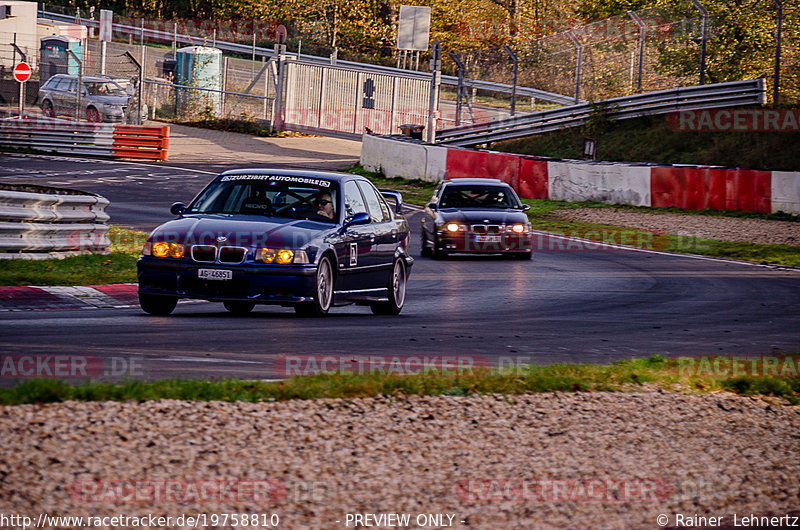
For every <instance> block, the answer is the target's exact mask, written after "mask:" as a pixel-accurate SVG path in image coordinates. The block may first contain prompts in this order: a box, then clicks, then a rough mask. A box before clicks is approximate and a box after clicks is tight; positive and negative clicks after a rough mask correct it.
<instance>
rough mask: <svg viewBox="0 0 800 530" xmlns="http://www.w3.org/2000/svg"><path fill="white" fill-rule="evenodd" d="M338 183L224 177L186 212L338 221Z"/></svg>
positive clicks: (281, 177)
mask: <svg viewBox="0 0 800 530" xmlns="http://www.w3.org/2000/svg"><path fill="white" fill-rule="evenodd" d="M338 186H339V185H338V183H336V182H333V181H330V180H325V179H319V178H315V177H301V176H290V175H225V176H223V177H221V178H220V179H219V180H217V181H216V182H214V183H213V184H211V186H209V187H208V188H207V189H206V190H205V191H203V193H202V194H200V196H199V197H198V198H197V199H196V200H195V201H194V202H192V204H191V205H190V206H189V208H188V209H187V211H186V213H190V214H191V213H224V214H242V215H263V216H267V217H288V218H290V219H311V220H314V221H323V222H331V223H334V222H336V221H337V220H338V215H339V213H338V211H337V208H336V206H337V204H338V203H337V201H336V197H337V194H338Z"/></svg>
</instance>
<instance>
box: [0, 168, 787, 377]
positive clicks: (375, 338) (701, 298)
mask: <svg viewBox="0 0 800 530" xmlns="http://www.w3.org/2000/svg"><path fill="white" fill-rule="evenodd" d="M35 171H40V173H35ZM166 173H168V175H167V176H170V178H169V179H168V180H164V179H163V176H164V174H166ZM154 175H161V176H160V177H154ZM153 178H158V180H157V181H154V180H150V179H153ZM209 179H210V175H208V174H204V173H199V172H198V171H196V170H191V171H181V170H177V169H174V170H173V169H169V168H168V167H165V166H163V165H162V166H148V165H145V164H141V165H140V164H125V163H118V162H108V161H102V163H101V162H98V161H96V160H93V161H91V163H88V162H84V161H77V160H74V159H59V158H48V159H45V158H38V157H27V156H13V157H5V158H3V159H2V160H0V182H17V183H20V182H26V183H30V184H43V185H58V186H63V187H74V188H79V189H83V190H87V191H93V192H97V193H101V194H103V195H105V196H107V197H108V198H109V199H111V201H112V208H110V209H109V211H110V212H111V215H112V222H113V223H115V224H122V225H126V226H131V227H135V228H139V229H143V230H148V229H150V228H152V227H154V226H155V225H157V224H158V223H160V222H162V221H164V220H166V219H168V218H169V213H168V211H167V209H168V207H169V204H171V203H172V202H174V201H175V200H183V201H186V200H189V199H191V197H192V196H193V194H194V193H196V192H197V191H198V190H199V189H200V188H202V186H203V185H204V184H205V183H206V182H207V181H208V180H209ZM156 182H157V185H153V184H155V183H156ZM418 216H419V213H417V212H410V213H409V215H408V217H409V220H410V223H411V226H412V231H413V232H414V235H413V237H412V242H413V244H414V247H415V248H414V254H415V256H416V257H417V261H416V264H415V265H414V268H413V270H412V274H411V277H410V281H409V285H408V295H407V302H406V306H405V308H404V310H403V312H402V314H401V315H400V316H398V317H390V316H373V315H371V314H370V312H369V310H368V309H367V308H362V307H354V306H349V307H344V308H335V309H333V310H332V313H331V315H330V316H329V317H328V318H324V319H309V318H298V317H296V316H295V314H294V312H293V311H292V310H291V309H290V308H280V307H271V306H260V307H257V308H256V310H255V311H254V312H253V313H252V314H250V315H248V316H244V317H237V316H232V315H230V314H229V313H227V312H226V311H225V310H224V308H223V307H222V305H221V304H211V303H197V304H181V305H179V306H178V308H177V310H176V311H175V313H174V314H173V315H171V316H169V317H153V316H148V315H145V314H143V313H142V312H141V311H140V310H139V309H138V308H122V309H92V310H82V311H39V312H30V311H27V312H6V313H0V353H2V354H76V355H92V356H97V357H103V358H109V357H118V358H131V357H135V358H137V359H138V362H139V363H140V364H141V366H142V373H141V375H142V376H143V377H145V378H148V379H152V378H163V377H177V376H182V377H207V376H216V377H220V376H237V377H245V378H259V379H271V378H275V377H281V376H283V375H284V373H283V372H280V371H278V372H276V371H275V370H274V369H273V361H274V360H275V358H276V356H277V355H281V354H284V355H294V354H298V355H299V354H303V355H323V354H327V355H342V356H345V357H346V356H349V355H381V356H389V355H394V354H405V355H408V354H413V355H428V356H435V355H439V356H441V355H472V356H476V359H475V360H476V362H478V363H480V362H481V360H482V359H485V360H486V361H487V362H489V363H493V364H496V363H498V362H499V361H500V360H501V359H502V360H503V361H504V362H506V363H509V362H513V361H515V360H518V361H520V362H541V363H550V362H564V361H570V362H609V361H613V360H617V359H623V358H630V357H641V356H647V355H650V354H653V353H660V354H663V355H666V356H675V355H685V354H697V355H700V354H731V355H742V354H773V353H778V352H798V351H800V333H799V332H798V330H800V271H797V270H793V269H782V268H776V267H766V266H760V265H755V264H744V263H740V262H733V261H725V260H715V259H708V258H698V257H687V256H676V255H668V254H664V253H655V252H639V251H631V250H622V249H619V248H599V249H594V250H587V249H575V247H576V246H577V245H570V246H566V249H565V245H564V242H563V241H560V240H558V239H551V238H549V237H544V236H543V237H542V238H541V239H540V242H539V243H537V246H539V245H540V246H541V247H542V250H540V251H538V252H536V254H535V257H534V259H533V260H531V261H516V260H513V261H509V260H502V259H498V258H496V257H485V258H472V257H454V258H452V259H449V260H445V261H434V260H432V259H430V258H423V257H419V255H418V248H416V243H417V242H418V237H417V230H418V227H419V218H418ZM137 373H138V372H137ZM0 384H3V385H7V384H10V381H8V380H2V381H0Z"/></svg>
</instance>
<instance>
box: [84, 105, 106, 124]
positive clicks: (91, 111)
mask: <svg viewBox="0 0 800 530" xmlns="http://www.w3.org/2000/svg"><path fill="white" fill-rule="evenodd" d="M86 120H87V121H90V122H92V123H100V122H102V121H103V117H102V116H100V112H99V111H98V110H97V109H96V108H94V107H89V108H88V109H86Z"/></svg>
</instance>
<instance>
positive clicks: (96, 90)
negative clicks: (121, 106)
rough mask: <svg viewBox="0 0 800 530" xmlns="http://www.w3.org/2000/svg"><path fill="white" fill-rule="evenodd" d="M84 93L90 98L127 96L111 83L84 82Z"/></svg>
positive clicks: (120, 88)
mask: <svg viewBox="0 0 800 530" xmlns="http://www.w3.org/2000/svg"><path fill="white" fill-rule="evenodd" d="M84 86H85V87H86V91H87V92H88V93H89V95H90V96H127V95H128V94H127V93H126V92H125V90H123V89H122V87H121V86H119V85H118V84H116V83H114V82H111V81H86V82H85V83H84Z"/></svg>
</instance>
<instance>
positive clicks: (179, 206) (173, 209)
mask: <svg viewBox="0 0 800 530" xmlns="http://www.w3.org/2000/svg"><path fill="white" fill-rule="evenodd" d="M169 211H170V213H171V214H172V215H182V214H183V212H185V211H186V205H185V204H183V203H182V202H176V203H175V204H173V205H172V206H170V207H169Z"/></svg>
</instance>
